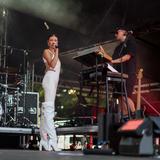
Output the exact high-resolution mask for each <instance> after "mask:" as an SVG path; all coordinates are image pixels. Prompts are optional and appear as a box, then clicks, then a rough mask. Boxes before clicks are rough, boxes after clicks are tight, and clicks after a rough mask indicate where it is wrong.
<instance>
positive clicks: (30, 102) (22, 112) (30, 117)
mask: <svg viewBox="0 0 160 160" xmlns="http://www.w3.org/2000/svg"><path fill="white" fill-rule="evenodd" d="M17 115H18V117H21V118H20V119H23V121H24V120H25V122H26V123H28V124H30V125H31V126H37V124H38V118H39V93H38V92H26V93H22V94H20V96H19V105H18V108H17ZM25 122H24V123H25Z"/></svg>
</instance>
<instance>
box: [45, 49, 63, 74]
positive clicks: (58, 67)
mask: <svg viewBox="0 0 160 160" xmlns="http://www.w3.org/2000/svg"><path fill="white" fill-rule="evenodd" d="M49 51H50V50H49ZM50 52H51V51H50ZM53 58H54V54H53V56H52V59H53ZM43 62H44V63H47V60H46V59H45V58H44V57H43ZM60 67H61V63H60V60H59V58H58V61H57V63H56V66H55V67H54V68H53V67H49V70H53V71H56V70H57V69H58V70H60Z"/></svg>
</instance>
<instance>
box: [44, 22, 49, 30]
mask: <svg viewBox="0 0 160 160" xmlns="http://www.w3.org/2000/svg"><path fill="white" fill-rule="evenodd" d="M44 25H45V27H46V29H47V30H49V25H48V24H47V22H44Z"/></svg>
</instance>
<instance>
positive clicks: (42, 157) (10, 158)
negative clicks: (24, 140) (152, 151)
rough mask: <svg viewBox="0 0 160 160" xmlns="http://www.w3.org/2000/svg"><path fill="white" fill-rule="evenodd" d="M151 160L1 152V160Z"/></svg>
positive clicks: (143, 158)
mask: <svg viewBox="0 0 160 160" xmlns="http://www.w3.org/2000/svg"><path fill="white" fill-rule="evenodd" d="M107 159H108V160H150V159H159V158H156V157H126V156H98V155H84V154H83V153H82V152H77V151H76V152H68V151H64V152H63V151H62V152H46V151H41V152H40V151H30V150H0V160H107Z"/></svg>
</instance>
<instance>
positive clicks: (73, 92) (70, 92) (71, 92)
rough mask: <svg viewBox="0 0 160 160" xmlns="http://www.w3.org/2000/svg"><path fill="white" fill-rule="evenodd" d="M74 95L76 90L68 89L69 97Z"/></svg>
mask: <svg viewBox="0 0 160 160" xmlns="http://www.w3.org/2000/svg"><path fill="white" fill-rule="evenodd" d="M75 93H76V90H75V89H69V90H68V94H69V95H73V94H75Z"/></svg>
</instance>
